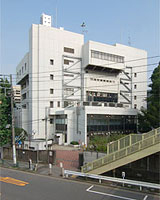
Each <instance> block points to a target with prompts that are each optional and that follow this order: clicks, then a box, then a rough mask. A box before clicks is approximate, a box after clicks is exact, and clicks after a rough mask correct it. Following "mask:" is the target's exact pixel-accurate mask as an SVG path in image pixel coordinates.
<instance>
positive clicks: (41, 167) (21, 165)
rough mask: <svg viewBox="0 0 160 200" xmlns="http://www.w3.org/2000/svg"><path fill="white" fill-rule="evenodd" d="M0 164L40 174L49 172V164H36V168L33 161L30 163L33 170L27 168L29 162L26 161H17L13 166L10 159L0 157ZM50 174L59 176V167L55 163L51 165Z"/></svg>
mask: <svg viewBox="0 0 160 200" xmlns="http://www.w3.org/2000/svg"><path fill="white" fill-rule="evenodd" d="M0 166H1V167H7V168H15V169H18V170H22V171H28V172H33V173H35V174H42V175H49V173H50V171H49V165H47V164H40V163H39V164H38V166H37V170H36V168H35V163H33V165H32V169H33V170H31V169H29V163H28V162H21V161H18V162H17V166H16V167H14V165H13V161H12V160H4V159H0ZM50 176H53V177H61V168H60V167H57V166H55V165H52V170H51V174H50Z"/></svg>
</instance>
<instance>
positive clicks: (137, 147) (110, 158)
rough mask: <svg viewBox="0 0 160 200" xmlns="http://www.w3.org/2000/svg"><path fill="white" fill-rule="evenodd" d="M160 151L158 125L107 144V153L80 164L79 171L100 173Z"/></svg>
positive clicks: (159, 129)
mask: <svg viewBox="0 0 160 200" xmlns="http://www.w3.org/2000/svg"><path fill="white" fill-rule="evenodd" d="M159 151H160V127H159V128H157V129H154V130H152V131H150V132H148V133H144V134H130V135H128V136H125V137H123V138H121V139H119V140H116V141H114V142H112V143H109V144H107V155H106V156H104V157H102V158H99V159H97V160H95V161H93V162H90V163H87V164H86V165H84V166H82V168H81V171H82V172H84V173H90V174H102V173H104V172H107V171H110V170H113V169H116V168H118V167H120V166H123V165H126V164H128V163H131V162H133V161H136V160H139V159H141V158H144V157H146V156H149V155H151V154H154V153H157V152H159Z"/></svg>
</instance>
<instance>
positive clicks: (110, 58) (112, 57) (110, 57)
mask: <svg viewBox="0 0 160 200" xmlns="http://www.w3.org/2000/svg"><path fill="white" fill-rule="evenodd" d="M91 58H97V59H101V60H108V61H112V62H116V63H124V57H123V56H118V55H114V54H109V53H104V52H100V51H94V50H91Z"/></svg>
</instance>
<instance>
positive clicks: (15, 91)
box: [13, 85, 21, 106]
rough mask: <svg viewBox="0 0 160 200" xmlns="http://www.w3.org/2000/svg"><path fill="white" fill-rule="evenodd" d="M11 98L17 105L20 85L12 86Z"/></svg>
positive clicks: (19, 97) (19, 101)
mask: <svg viewBox="0 0 160 200" xmlns="http://www.w3.org/2000/svg"><path fill="white" fill-rule="evenodd" d="M13 99H14V103H15V104H16V105H17V106H18V105H19V104H20V103H21V86H20V85H14V86H13Z"/></svg>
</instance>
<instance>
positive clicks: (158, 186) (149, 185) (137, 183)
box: [64, 170, 160, 189]
mask: <svg viewBox="0 0 160 200" xmlns="http://www.w3.org/2000/svg"><path fill="white" fill-rule="evenodd" d="M69 175H70V176H81V177H86V178H92V179H97V180H99V183H101V181H102V180H104V181H109V182H116V183H122V184H129V185H134V186H139V187H147V188H154V189H160V184H156V183H149V182H142V181H134V180H129V179H122V178H114V177H108V176H100V175H95V174H86V173H81V172H75V171H69V170H64V176H65V177H66V178H67V177H68V176H69Z"/></svg>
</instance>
